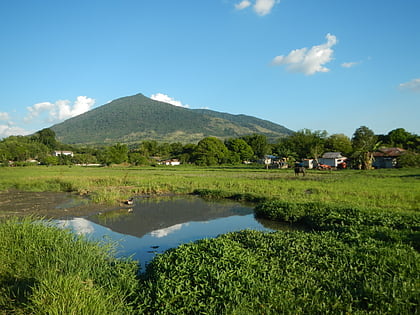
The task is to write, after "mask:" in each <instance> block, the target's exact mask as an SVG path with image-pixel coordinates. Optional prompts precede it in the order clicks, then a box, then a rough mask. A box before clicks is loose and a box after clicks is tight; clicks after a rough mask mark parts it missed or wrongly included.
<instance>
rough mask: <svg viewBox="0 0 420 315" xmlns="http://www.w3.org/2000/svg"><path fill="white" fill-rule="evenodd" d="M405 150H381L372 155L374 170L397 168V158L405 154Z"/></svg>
mask: <svg viewBox="0 0 420 315" xmlns="http://www.w3.org/2000/svg"><path fill="white" fill-rule="evenodd" d="M405 151H406V150H404V149H401V148H382V149H379V150H378V151H376V152H374V153H373V157H374V159H375V160H374V161H373V164H372V166H373V167H374V168H393V167H396V166H397V161H398V158H399V157H400V156H401V155H402V154H404V153H405Z"/></svg>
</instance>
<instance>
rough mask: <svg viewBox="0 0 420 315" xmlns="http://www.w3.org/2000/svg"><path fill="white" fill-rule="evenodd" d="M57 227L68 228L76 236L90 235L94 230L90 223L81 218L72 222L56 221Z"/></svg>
mask: <svg viewBox="0 0 420 315" xmlns="http://www.w3.org/2000/svg"><path fill="white" fill-rule="evenodd" d="M57 223H58V226H59V227H62V228H70V229H72V230H73V231H74V232H75V233H76V234H79V235H81V234H92V233H93V232H94V231H95V228H94V226H93V224H92V222H90V221H88V220H86V219H83V218H74V219H72V220H59V221H57Z"/></svg>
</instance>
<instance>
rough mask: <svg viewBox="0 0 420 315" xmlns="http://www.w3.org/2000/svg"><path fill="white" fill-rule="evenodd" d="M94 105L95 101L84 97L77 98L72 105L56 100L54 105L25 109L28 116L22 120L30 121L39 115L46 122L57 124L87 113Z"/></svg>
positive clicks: (48, 103) (44, 103) (46, 104)
mask: <svg viewBox="0 0 420 315" xmlns="http://www.w3.org/2000/svg"><path fill="white" fill-rule="evenodd" d="M94 104H95V100H94V99H93V98H89V97H86V96H78V97H77V98H76V101H75V102H74V103H73V105H72V104H71V102H70V101H69V100H58V101H56V102H55V103H50V102H42V103H37V104H35V105H33V106H29V107H27V109H28V112H29V114H28V116H26V117H25V119H24V120H25V121H26V122H28V121H32V120H33V119H35V118H37V117H39V116H40V115H42V114H46V116H47V117H46V119H45V120H46V121H47V122H49V123H57V122H60V121H63V120H66V119H69V118H71V117H74V116H77V115H80V114H83V113H84V112H87V111H89V110H90V109H91V108H92V107H93V105H94Z"/></svg>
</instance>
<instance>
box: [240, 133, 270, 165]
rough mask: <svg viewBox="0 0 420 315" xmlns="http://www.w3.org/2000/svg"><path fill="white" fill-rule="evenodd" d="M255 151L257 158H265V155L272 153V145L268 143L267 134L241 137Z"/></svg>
mask: <svg viewBox="0 0 420 315" xmlns="http://www.w3.org/2000/svg"><path fill="white" fill-rule="evenodd" d="M241 139H242V140H244V141H245V142H246V143H247V144H248V145H249V146H250V147H251V149H252V151H254V155H255V157H256V158H259V159H261V158H263V157H264V155H266V154H268V153H270V152H269V151H270V145H269V144H268V141H267V137H266V136H265V135H260V134H253V135H249V136H244V137H241Z"/></svg>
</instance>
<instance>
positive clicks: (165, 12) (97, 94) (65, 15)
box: [0, 0, 420, 139]
mask: <svg viewBox="0 0 420 315" xmlns="http://www.w3.org/2000/svg"><path fill="white" fill-rule="evenodd" d="M418 12H420V3H419V2H418V1H414V0H409V1H404V2H402V3H400V2H397V3H396V2H391V1H389V0H387V1H382V2H381V3H380V4H377V3H372V2H368V3H366V2H365V1H361V0H355V1H352V2H348V3H342V2H340V3H338V2H337V1H334V0H326V1H322V2H316V1H313V0H301V1H299V2H298V1H287V0H282V1H276V0H255V1H241V0H236V1H231V0H216V1H211V2H209V3H201V2H200V3H197V2H196V1H193V0H182V1H177V2H168V1H163V0H155V1H153V2H148V3H142V2H138V1H133V0H128V1H127V2H124V3H114V2H110V1H102V2H100V3H95V2H88V3H87V2H84V1H80V0H76V1H73V2H71V3H56V2H53V1H51V0H47V1H44V2H43V3H42V4H37V3H32V2H30V1H28V2H23V3H22V2H21V3H13V2H5V3H2V4H0V17H1V19H0V26H1V27H0V34H1V37H2V39H3V41H4V42H5V43H6V44H7V49H3V50H2V51H1V52H0V57H1V59H0V60H1V61H0V67H1V68H2V72H1V74H0V83H1V86H2V87H3V91H2V93H1V94H0V139H1V138H5V137H8V136H10V135H27V134H32V133H34V132H36V131H39V130H41V129H44V128H49V127H51V126H53V125H54V124H56V123H60V122H62V121H64V120H66V119H69V118H71V117H74V116H76V115H79V114H82V113H84V112H86V111H89V110H92V109H94V108H97V107H99V106H101V105H105V104H107V103H109V102H110V100H115V99H118V98H121V97H125V96H130V95H135V94H138V93H142V94H143V95H145V96H147V97H150V98H152V99H156V100H159V101H164V102H166V103H170V104H173V105H175V106H181V107H186V108H190V109H200V108H205V109H210V110H214V111H218V112H225V113H229V114H233V115H238V114H243V115H247V116H253V117H256V118H259V119H263V120H268V121H270V122H273V123H276V124H278V125H282V126H284V127H286V128H288V129H291V130H293V131H298V130H302V129H310V130H326V131H327V132H328V134H329V135H331V134H337V133H343V134H345V135H347V136H348V137H351V136H352V134H353V133H354V131H355V130H356V129H357V128H359V127H360V126H367V127H368V128H370V129H372V130H373V131H374V133H375V134H387V133H388V132H389V131H391V130H394V129H396V128H404V129H405V130H406V131H408V132H410V133H414V134H417V135H418V134H420V124H419V123H418V117H420V62H419V61H418V52H419V51H420V37H419V36H417V35H418V34H417V32H416V30H418V29H420V20H419V19H418V18H417V14H418Z"/></svg>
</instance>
